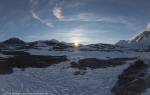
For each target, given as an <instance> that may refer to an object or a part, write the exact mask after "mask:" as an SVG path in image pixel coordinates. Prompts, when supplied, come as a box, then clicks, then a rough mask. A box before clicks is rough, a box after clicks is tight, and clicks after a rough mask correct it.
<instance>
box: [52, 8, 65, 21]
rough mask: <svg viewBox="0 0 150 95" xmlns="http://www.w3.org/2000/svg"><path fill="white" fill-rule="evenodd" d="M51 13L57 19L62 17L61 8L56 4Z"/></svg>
mask: <svg viewBox="0 0 150 95" xmlns="http://www.w3.org/2000/svg"><path fill="white" fill-rule="evenodd" d="M53 15H54V16H56V17H57V18H58V19H59V20H61V19H63V18H64V16H62V15H61V8H60V7H58V6H57V5H56V6H55V7H54V9H53Z"/></svg>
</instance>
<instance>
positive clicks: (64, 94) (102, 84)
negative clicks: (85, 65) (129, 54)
mask: <svg viewBox="0 0 150 95" xmlns="http://www.w3.org/2000/svg"><path fill="white" fill-rule="evenodd" d="M69 65H70V64H69V62H62V63H60V64H58V65H56V66H50V67H48V68H46V69H37V68H27V69H25V71H21V70H20V69H17V68H15V69H14V73H13V74H10V75H1V76H0V84H1V85H0V89H1V90H0V94H1V95H3V94H6V93H48V95H111V92H110V91H111V88H112V87H113V86H114V84H115V83H116V81H117V76H118V75H119V74H121V73H122V70H123V69H126V68H127V67H128V66H129V63H127V64H125V65H122V66H117V67H109V68H101V69H95V70H91V69H88V70H87V72H88V73H87V74H86V75H84V76H82V75H78V76H76V75H73V73H74V72H75V71H76V69H73V68H67V67H68V66H69ZM29 95H30V94H29Z"/></svg>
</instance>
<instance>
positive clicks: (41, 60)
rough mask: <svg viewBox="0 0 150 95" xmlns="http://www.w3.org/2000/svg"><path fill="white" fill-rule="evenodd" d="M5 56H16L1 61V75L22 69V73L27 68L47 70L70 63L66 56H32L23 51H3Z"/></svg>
mask: <svg viewBox="0 0 150 95" xmlns="http://www.w3.org/2000/svg"><path fill="white" fill-rule="evenodd" d="M1 52H2V53H3V54H5V55H14V57H10V58H2V59H0V74H10V73H13V68H20V69H21V70H22V71H23V70H24V69H25V68H29V67H32V68H46V67H48V66H51V65H53V66H55V64H58V63H60V62H63V61H68V59H67V58H66V56H41V55H30V54H29V53H27V52H23V51H1Z"/></svg>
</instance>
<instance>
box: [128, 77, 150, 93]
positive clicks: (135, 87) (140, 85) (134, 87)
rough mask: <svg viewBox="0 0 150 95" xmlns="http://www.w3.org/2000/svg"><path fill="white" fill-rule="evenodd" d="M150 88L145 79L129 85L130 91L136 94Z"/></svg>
mask: <svg viewBox="0 0 150 95" xmlns="http://www.w3.org/2000/svg"><path fill="white" fill-rule="evenodd" d="M147 88H148V86H147V84H146V83H145V81H144V79H139V80H136V81H134V82H132V83H131V84H129V86H128V89H129V90H131V91H134V92H139V91H144V90H145V89H147Z"/></svg>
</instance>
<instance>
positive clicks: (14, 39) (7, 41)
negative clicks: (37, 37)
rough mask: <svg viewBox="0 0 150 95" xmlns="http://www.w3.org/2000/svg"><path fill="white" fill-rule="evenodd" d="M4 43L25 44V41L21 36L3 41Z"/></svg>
mask: <svg viewBox="0 0 150 95" xmlns="http://www.w3.org/2000/svg"><path fill="white" fill-rule="evenodd" d="M3 43H4V44H25V42H24V41H22V40H20V39H19V38H10V39H8V40H6V41H4V42H3Z"/></svg>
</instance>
